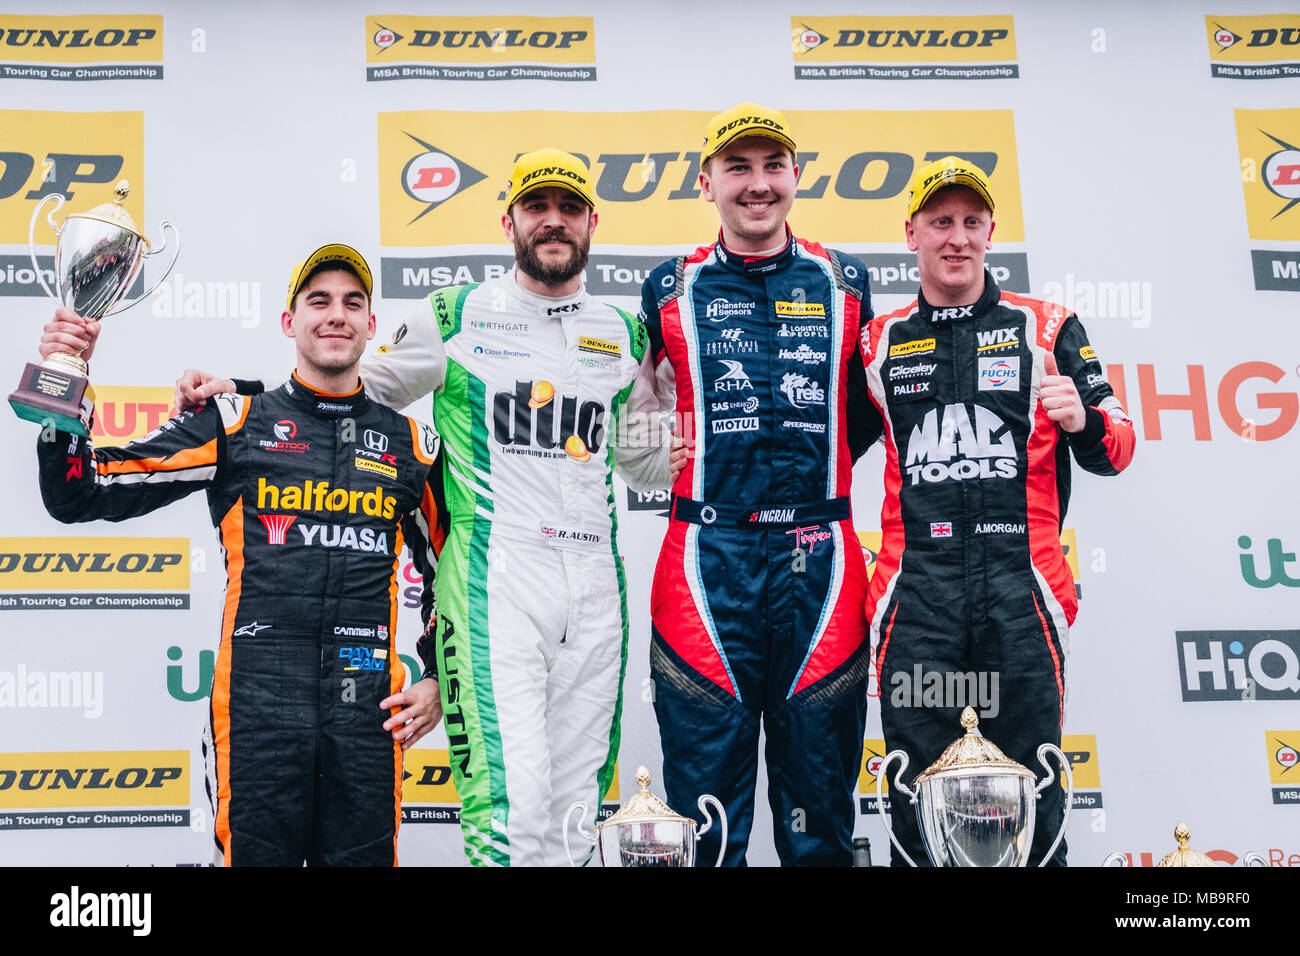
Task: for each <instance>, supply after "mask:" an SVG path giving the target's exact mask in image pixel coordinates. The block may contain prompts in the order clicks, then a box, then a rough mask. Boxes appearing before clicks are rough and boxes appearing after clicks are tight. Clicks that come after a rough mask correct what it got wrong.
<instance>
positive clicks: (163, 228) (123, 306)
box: [104, 219, 181, 315]
mask: <svg viewBox="0 0 1300 956" xmlns="http://www.w3.org/2000/svg"><path fill="white" fill-rule="evenodd" d="M168 229H170V230H171V231H172V235H173V237H174V238H175V240H176V245H175V247H174V248H173V249H172V261H171V262H169V263H167V268H166V269H165V270H164V271H163V274H162V275H161V276H159V277H158V281H157V282H155V283H154V284H153V285H152V286H150V287H149V291H148V292H146V293H144V295H141V296H139V297H138V298H135V299H132V300H131V301H130V302H127V301H126V300H125V299H121V300H119V301H118V303H117V305H115V306H113V308H111V309H109V310H108V311H107V312H105V313H104V314H105V315H116V314H117V313H118V312H125V311H126V310H127V309H129V308H131V306H133V305H139V304H140V303H141V302H143V301H144V300H145V299H147V298H149V296H151V295H153V294H154V292H155V291H157V289H158V287H159V286H160V285H162V284H163V283H164V282H165V281H167V277H168V276H169V275H171V274H172V269H173V268H174V267H175V266H176V260H177V258H179V256H180V254H181V231H180V230H179V229H177V228H176V226H175V224H174V223H173V222H172V221H171V220H169V219H164V220H163V221H162V225H160V226H159V227H158V231H159V232H160V233H162V234H163V242H162V245H161V246H159V247H158V248H157V249H150V250H149V251H148V252H146V253H145V254H144V255H143V256H142V257H141V258H142V259H147V258H148V257H149V256H156V255H158V253H160V252H162V251H163V250H164V249H166V248H167V230H168Z"/></svg>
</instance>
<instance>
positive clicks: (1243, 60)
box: [1205, 13, 1300, 80]
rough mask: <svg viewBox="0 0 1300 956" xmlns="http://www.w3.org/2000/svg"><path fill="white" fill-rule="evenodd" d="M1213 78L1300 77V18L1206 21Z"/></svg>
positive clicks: (1280, 16)
mask: <svg viewBox="0 0 1300 956" xmlns="http://www.w3.org/2000/svg"><path fill="white" fill-rule="evenodd" d="M1205 38H1206V42H1207V43H1208V44H1209V49H1210V75H1211V76H1217V77H1227V78H1230V79H1235V80H1272V79H1277V78H1278V77H1284V76H1289V77H1295V76H1300V15H1297V14H1286V13H1272V14H1267V15H1264V16H1256V17H1216V16H1207V17H1206V18H1205Z"/></svg>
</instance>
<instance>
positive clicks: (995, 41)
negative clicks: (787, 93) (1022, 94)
mask: <svg viewBox="0 0 1300 956" xmlns="http://www.w3.org/2000/svg"><path fill="white" fill-rule="evenodd" d="M790 39H791V49H792V50H793V52H794V77H795V79H796V80H857V79H861V80H990V79H999V80H1000V79H1011V78H1015V77H1018V76H1019V75H1020V67H1019V65H1018V64H1017V62H1016V28H1015V23H1014V19H1013V18H1012V17H1011V16H988V17H797V16H796V17H791V18H790Z"/></svg>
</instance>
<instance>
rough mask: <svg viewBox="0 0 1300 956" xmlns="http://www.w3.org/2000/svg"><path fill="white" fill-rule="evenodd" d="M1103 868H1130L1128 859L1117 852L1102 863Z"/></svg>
mask: <svg viewBox="0 0 1300 956" xmlns="http://www.w3.org/2000/svg"><path fill="white" fill-rule="evenodd" d="M1101 865H1102V866H1128V857H1126V856H1125V855H1124V854H1123V853H1120V852H1119V851H1118V850H1116V851H1115V852H1114V853H1112V854H1111V855H1110V856H1108V857H1106V859H1105V860H1103V861H1102V864H1101Z"/></svg>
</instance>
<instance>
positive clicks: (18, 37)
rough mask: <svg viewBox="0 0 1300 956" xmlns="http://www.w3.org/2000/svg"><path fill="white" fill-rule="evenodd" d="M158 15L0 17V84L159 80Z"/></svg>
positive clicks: (160, 32) (160, 43) (160, 29)
mask: <svg viewBox="0 0 1300 956" xmlns="http://www.w3.org/2000/svg"><path fill="white" fill-rule="evenodd" d="M162 61H163V18H162V17H161V16H158V15H139V14H132V15H118V16H60V17H48V16H29V15H15V16H0V79H25V80H161V79H162V76H163V67H162Z"/></svg>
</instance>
